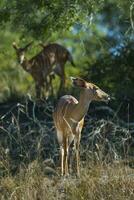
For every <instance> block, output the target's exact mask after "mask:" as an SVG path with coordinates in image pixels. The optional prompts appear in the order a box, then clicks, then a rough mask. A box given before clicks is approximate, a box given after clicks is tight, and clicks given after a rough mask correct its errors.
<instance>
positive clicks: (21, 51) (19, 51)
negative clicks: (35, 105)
mask: <svg viewBox="0 0 134 200" xmlns="http://www.w3.org/2000/svg"><path fill="white" fill-rule="evenodd" d="M31 44H32V42H30V43H28V44H27V45H26V46H25V47H23V48H21V47H18V46H17V44H16V43H15V42H14V43H13V47H14V49H15V51H16V55H17V58H18V62H19V63H20V65H21V66H22V67H23V69H24V70H25V71H26V72H28V73H30V74H31V76H32V77H33V79H34V81H35V90H36V97H37V98H41V95H42V90H43V89H44V88H45V87H46V89H47V88H48V87H47V78H48V75H49V74H50V73H51V71H52V68H51V64H50V61H49V59H48V57H47V56H46V55H44V53H43V52H40V53H39V54H37V55H35V56H34V57H33V58H31V59H29V60H28V59H27V58H26V56H25V53H26V51H27V49H28V47H30V46H31Z"/></svg>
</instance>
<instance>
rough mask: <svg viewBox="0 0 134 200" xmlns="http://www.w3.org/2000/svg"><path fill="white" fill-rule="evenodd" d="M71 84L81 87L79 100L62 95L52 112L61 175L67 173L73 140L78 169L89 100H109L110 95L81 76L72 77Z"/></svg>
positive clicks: (77, 169)
mask: <svg viewBox="0 0 134 200" xmlns="http://www.w3.org/2000/svg"><path fill="white" fill-rule="evenodd" d="M72 82H73V85H74V86H76V87H78V88H81V92H80V97H79V101H77V99H76V98H74V97H73V96H71V95H65V96H62V97H61V98H60V100H59V102H58V104H57V106H56V108H55V111H54V113H53V119H54V124H55V127H56V132H57V139H58V143H59V145H60V153H61V175H65V176H66V175H68V159H69V148H70V145H71V143H72V142H74V150H75V159H76V172H77V176H79V175H80V170H79V160H80V159H79V145H80V139H81V131H82V128H83V125H84V117H85V115H86V113H87V111H88V108H89V105H90V103H91V101H105V102H107V101H109V100H110V97H109V95H108V94H106V93H105V92H104V91H102V90H101V89H100V88H99V87H97V86H96V85H94V84H93V83H88V82H86V81H85V80H83V79H81V78H73V77H72Z"/></svg>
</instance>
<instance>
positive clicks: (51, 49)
mask: <svg viewBox="0 0 134 200" xmlns="http://www.w3.org/2000/svg"><path fill="white" fill-rule="evenodd" d="M39 45H40V46H42V47H43V53H44V54H45V55H46V56H47V57H48V58H49V61H50V64H51V65H56V67H55V68H54V69H53V72H54V73H55V74H57V75H58V76H59V77H60V79H61V82H60V87H59V91H60V90H61V89H62V88H64V86H65V64H66V62H67V61H69V62H70V63H71V64H72V66H75V64H74V62H73V58H72V55H71V53H70V52H69V51H68V50H67V49H66V48H65V47H63V46H61V45H59V44H56V43H52V44H48V45H45V44H43V43H40V44H39Z"/></svg>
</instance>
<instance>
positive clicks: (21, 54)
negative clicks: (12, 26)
mask: <svg viewBox="0 0 134 200" xmlns="http://www.w3.org/2000/svg"><path fill="white" fill-rule="evenodd" d="M32 43H33V42H30V43H28V44H27V45H25V47H23V48H21V47H18V46H17V44H16V43H15V42H13V44H12V45H13V48H14V49H15V51H16V55H17V58H18V61H19V63H20V64H23V62H24V60H25V52H26V51H27V49H28V47H29V46H31V44H32Z"/></svg>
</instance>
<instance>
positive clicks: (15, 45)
mask: <svg viewBox="0 0 134 200" xmlns="http://www.w3.org/2000/svg"><path fill="white" fill-rule="evenodd" d="M12 46H13V48H14V49H16V50H17V49H18V46H17V44H16V43H15V42H13V44H12Z"/></svg>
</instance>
